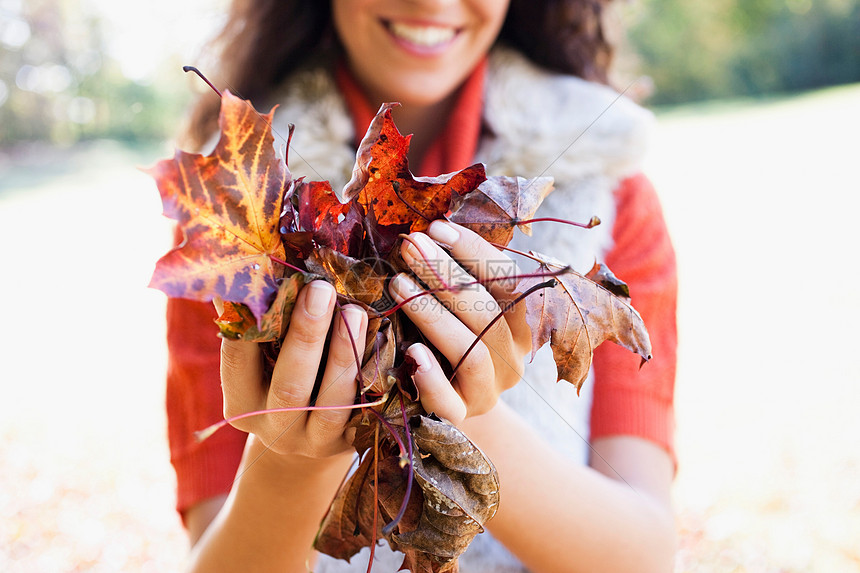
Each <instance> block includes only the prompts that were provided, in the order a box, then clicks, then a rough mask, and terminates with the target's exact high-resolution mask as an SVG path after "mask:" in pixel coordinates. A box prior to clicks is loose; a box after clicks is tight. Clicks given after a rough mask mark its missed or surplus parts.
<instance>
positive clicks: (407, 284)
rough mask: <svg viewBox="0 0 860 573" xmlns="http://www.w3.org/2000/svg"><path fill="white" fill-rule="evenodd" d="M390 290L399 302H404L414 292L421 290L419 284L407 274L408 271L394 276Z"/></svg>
mask: <svg viewBox="0 0 860 573" xmlns="http://www.w3.org/2000/svg"><path fill="white" fill-rule="evenodd" d="M388 290H389V291H390V292H391V294H392V295H393V296H394V299H395V300H396V301H397V302H403V301H404V300H406V299H407V298H409V297H410V296H412V295H413V294H417V293H419V292H420V289H419V288H418V285H416V284H415V283H414V282H412V281H411V280H410V279H409V277H407V276H406V273H400V274H399V275H397V276H396V277H394V280H392V281H391V285H390V286H389V288H388Z"/></svg>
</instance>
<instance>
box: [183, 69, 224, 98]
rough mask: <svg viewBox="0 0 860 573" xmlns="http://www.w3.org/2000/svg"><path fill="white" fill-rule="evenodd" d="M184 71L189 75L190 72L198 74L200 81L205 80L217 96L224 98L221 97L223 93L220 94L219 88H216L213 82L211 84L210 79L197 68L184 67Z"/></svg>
mask: <svg viewBox="0 0 860 573" xmlns="http://www.w3.org/2000/svg"><path fill="white" fill-rule="evenodd" d="M182 71H183V72H185V73H188V72H194V73H195V74H197V75H198V76H200V79H201V80H203V81H204V82H206V85H207V86H209V87H210V88H212V91H214V92H215V93H216V94H218V97H222V96H221V92H220V91H218V88H216V87H215V86H214V85H212V82H210V81H209V79H208V78H207V77H206V76H204V75H203V72H201V71H200V70H198V69H197V68H195V67H194V66H182Z"/></svg>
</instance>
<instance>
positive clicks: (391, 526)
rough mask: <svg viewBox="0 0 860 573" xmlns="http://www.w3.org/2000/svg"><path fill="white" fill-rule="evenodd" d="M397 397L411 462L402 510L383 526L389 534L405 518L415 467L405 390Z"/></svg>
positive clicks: (383, 529)
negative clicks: (404, 401)
mask: <svg viewBox="0 0 860 573" xmlns="http://www.w3.org/2000/svg"><path fill="white" fill-rule="evenodd" d="M397 397H398V398H399V399H400V414H401V415H402V416H403V429H404V431H405V432H406V443H407V444H408V448H409V464H408V465H407V470H406V495H404V496H403V501H402V502H401V503H400V510H399V511H398V512H397V515H396V516H395V517H394V519H393V520H392V521H391V523H387V524H386V525H385V527H383V528H382V534H383V535H389V534H390V533H391V532H392V531H394V528H395V527H397V524H398V523H400V520H401V519H403V515H404V514H405V513H406V506H407V504H408V503H409V498H410V497H411V496H412V481H413V479H412V474H413V472H414V469H413V468H412V434H411V431H410V430H409V420H407V419H406V404H404V403H403V392H398V394H397Z"/></svg>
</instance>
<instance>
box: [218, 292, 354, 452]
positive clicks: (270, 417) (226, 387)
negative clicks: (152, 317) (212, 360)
mask: <svg viewBox="0 0 860 573" xmlns="http://www.w3.org/2000/svg"><path fill="white" fill-rule="evenodd" d="M334 303H335V290H334V287H332V286H331V285H330V284H328V283H327V282H325V281H321V280H317V281H313V282H311V283H310V284H308V285H306V286H305V287H304V288H303V289H302V290H301V292H299V296H298V299H297V300H296V306H295V307H294V309H293V314H292V318H291V320H290V326H289V328H288V330H287V334H286V338H285V340H284V343H283V345H282V346H281V351H280V354H279V355H278V360H277V362H276V364H275V368H274V372H273V373H272V380H271V383H270V384H269V385H268V387H267V386H265V385H264V384H262V383H261V380H262V376H263V373H262V363H261V357H260V348H259V346H258V345H257V344H256V343H253V342H235V341H229V340H225V341H223V342H222V344H221V387H222V390H223V393H224V416H225V417H228V418H229V417H231V416H235V415H238V414H243V413H246V412H251V411H254V410H263V409H271V408H289V407H304V406H310V405H311V404H310V398H311V393H312V392H313V390H314V385H315V381H316V376H317V371H318V370H319V368H320V366H321V364H320V361H321V358H322V355H323V349H324V347H325V344H326V334H327V332H328V329H329V325H331V322H332V315H333V311H334ZM344 320H345V321H346V323H347V324H348V325H349V329H347V328H346V327H345V326H344ZM334 322H335V324H334V330H333V332H332V336H331V342H330V345H329V350H328V358H327V361H326V363H325V364H324V367H325V371H324V374H323V377H322V383H321V385H320V388H319V391H318V397H317V400H316V404H315V405H317V406H334V405H338V406H340V405H347V404H352V403H353V401H354V400H355V393H356V375H357V373H358V367H357V365H356V361H355V354H354V353H353V345H352V343H351V342H350V336H349V334H348V332H351V333H352V336H353V337H354V344H355V348H358V349H359V356H361V351H362V350H363V349H364V341H365V335H366V332H367V314H366V313H365V312H364V310H363V309H362V308H361V307H359V306H356V305H346V306H344V307H343V310H342V311H341V312H340V313H339V314H338V316H337V317H336V318H335V321H334ZM351 415H352V410H351V409H348V408H344V409H342V410H316V411H310V412H288V413H277V414H275V413H273V414H265V415H260V416H252V417H248V418H244V419H242V420H238V421H236V422H235V423H234V424H233V425H234V426H235V427H237V428H239V429H240V430H244V431H246V432H249V433H252V434H255V435H256V436H257V437H258V438H259V439H260V440H261V441H262V442H263V444H265V446H266V447H267V448H269V449H271V450H274V451H275V452H278V453H280V454H286V455H295V456H304V457H307V458H326V457H330V456H334V455H337V454H340V453H343V452H346V451H348V450H350V449H351V446H350V445H349V443H348V442H347V441H346V440H345V439H344V435H343V433H344V429H345V425H346V423H347V421H349V418H350V416H351Z"/></svg>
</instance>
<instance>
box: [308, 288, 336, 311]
mask: <svg viewBox="0 0 860 573" xmlns="http://www.w3.org/2000/svg"><path fill="white" fill-rule="evenodd" d="M308 289H310V290H309V291H308V296H307V298H306V299H305V311H306V312H307V313H308V314H309V315H311V316H312V317H313V318H319V317H321V316H322V315H324V314H325V313H326V312H327V311H328V306H329V304H330V303H331V296H332V293H333V291H334V289H333V288H332V287H331V285H329V284H328V283H327V282H325V281H322V280H317V281H312V282H311V284H309V285H308Z"/></svg>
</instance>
